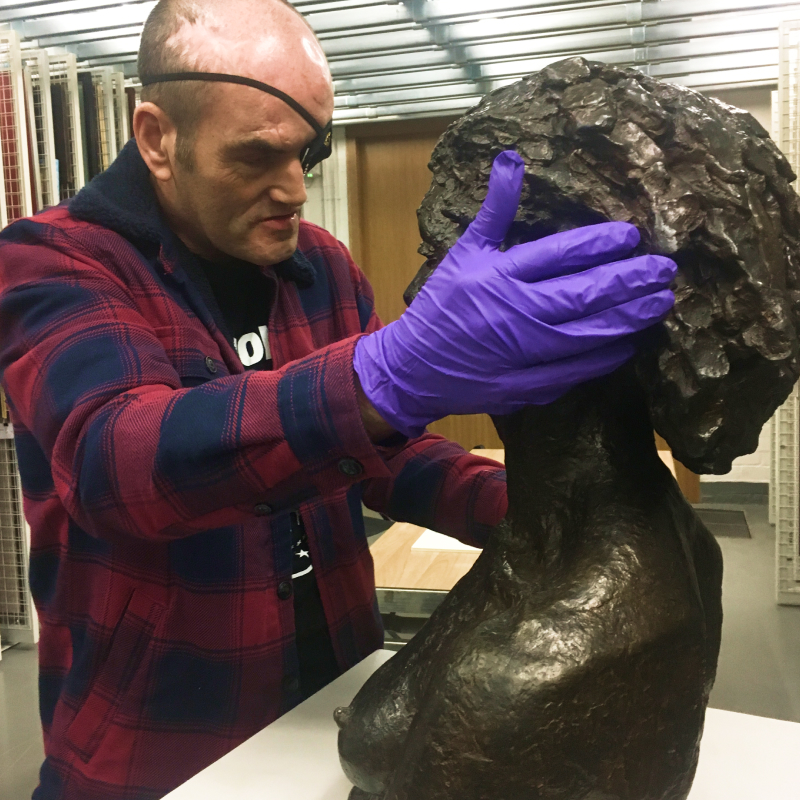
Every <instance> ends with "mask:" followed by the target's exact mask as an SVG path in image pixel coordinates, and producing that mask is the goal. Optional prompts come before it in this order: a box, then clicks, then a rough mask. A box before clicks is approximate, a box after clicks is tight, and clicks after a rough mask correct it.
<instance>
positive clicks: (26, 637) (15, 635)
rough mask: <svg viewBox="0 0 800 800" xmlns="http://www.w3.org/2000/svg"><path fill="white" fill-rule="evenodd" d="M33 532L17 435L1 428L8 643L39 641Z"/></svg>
mask: <svg viewBox="0 0 800 800" xmlns="http://www.w3.org/2000/svg"><path fill="white" fill-rule="evenodd" d="M29 558H30V529H29V528H28V524H27V523H26V522H25V517H24V515H23V511H22V488H21V486H20V480H19V472H18V469H17V453H16V450H15V449H14V432H13V430H12V428H11V425H9V424H8V423H7V422H3V423H1V424H0V635H1V636H2V637H3V641H4V642H6V643H18V642H25V643H29V644H30V643H33V642H36V641H37V640H38V638H39V627H38V620H37V617H36V610H35V608H34V606H33V601H32V600H31V594H30V591H29V589H28V560H29Z"/></svg>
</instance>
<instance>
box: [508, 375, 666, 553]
mask: <svg viewBox="0 0 800 800" xmlns="http://www.w3.org/2000/svg"><path fill="white" fill-rule="evenodd" d="M496 423H497V426H498V430H499V431H500V435H501V436H502V437H503V440H504V443H505V448H506V466H507V468H508V500H509V513H508V518H509V521H510V523H511V541H510V542H509V544H511V545H512V549H516V548H517V547H519V548H522V549H523V550H527V551H528V552H530V551H531V550H533V551H534V553H535V554H536V555H537V556H538V557H539V558H541V559H544V560H546V561H550V560H556V559H559V558H561V557H563V556H564V555H565V554H568V552H569V551H570V550H571V549H573V548H575V547H579V546H580V544H581V542H582V541H585V539H586V536H587V535H588V534H590V533H591V531H590V530H588V529H589V528H591V527H592V526H596V525H597V524H598V520H608V521H613V520H614V519H622V518H623V517H625V516H627V514H628V513H629V512H630V513H634V514H635V513H637V510H638V509H647V508H652V506H653V503H655V502H657V499H658V498H659V497H661V496H663V493H664V492H665V491H666V489H667V487H668V486H669V474H668V473H667V472H666V470H665V468H664V466H663V463H662V462H661V460H660V459H659V457H658V453H657V451H656V446H655V438H654V435H653V428H652V425H651V423H650V418H649V415H648V413H647V408H646V405H645V400H644V396H643V395H642V392H641V389H640V388H639V385H638V382H637V381H636V380H635V377H634V376H633V374H632V371H630V368H626V369H624V370H622V371H619V372H617V373H615V374H614V375H612V376H610V377H608V378H605V379H603V380H601V381H595V382H594V383H592V384H590V385H588V386H584V387H581V388H579V389H576V390H573V391H572V392H570V393H569V394H568V395H567V396H565V397H563V398H561V399H560V400H558V401H556V402H555V403H552V404H551V405H549V406H531V407H529V408H526V409H525V410H524V411H521V412H519V413H517V414H514V415H512V416H508V417H503V418H501V419H498V420H496Z"/></svg>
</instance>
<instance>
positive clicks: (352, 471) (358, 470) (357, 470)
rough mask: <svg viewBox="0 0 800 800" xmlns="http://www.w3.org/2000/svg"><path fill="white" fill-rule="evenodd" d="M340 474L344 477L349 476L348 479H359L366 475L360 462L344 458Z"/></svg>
mask: <svg viewBox="0 0 800 800" xmlns="http://www.w3.org/2000/svg"><path fill="white" fill-rule="evenodd" d="M338 467H339V472H341V473H342V475H347V477H348V478H357V477H358V476H359V475H363V474H364V467H363V466H362V465H361V463H360V462H358V461H356V460H355V459H354V458H343V459H342V460H341V461H340V462H339V464H338Z"/></svg>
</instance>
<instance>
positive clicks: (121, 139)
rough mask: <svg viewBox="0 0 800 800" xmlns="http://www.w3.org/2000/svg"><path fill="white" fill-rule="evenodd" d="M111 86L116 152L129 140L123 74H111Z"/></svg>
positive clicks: (126, 100)
mask: <svg viewBox="0 0 800 800" xmlns="http://www.w3.org/2000/svg"><path fill="white" fill-rule="evenodd" d="M111 84H112V86H113V92H114V129H115V131H116V135H117V139H116V141H117V152H119V151H120V150H122V148H123V147H125V145H126V144H127V142H128V139H130V132H129V130H130V129H129V126H128V95H127V94H126V93H125V73H123V72H112V73H111Z"/></svg>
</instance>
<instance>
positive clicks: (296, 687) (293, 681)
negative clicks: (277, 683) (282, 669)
mask: <svg viewBox="0 0 800 800" xmlns="http://www.w3.org/2000/svg"><path fill="white" fill-rule="evenodd" d="M281 683H282V684H283V691H284V692H286V693H287V694H294V693H295V692H299V691H300V681H299V680H297V678H295V677H294V676H293V675H286V676H284V678H283V681H281Z"/></svg>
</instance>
